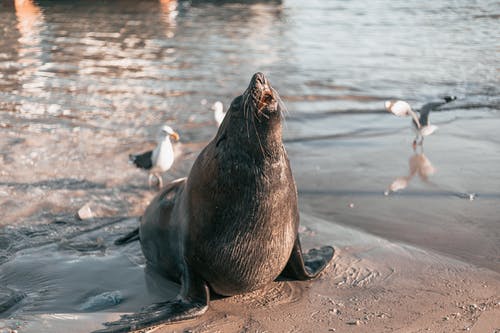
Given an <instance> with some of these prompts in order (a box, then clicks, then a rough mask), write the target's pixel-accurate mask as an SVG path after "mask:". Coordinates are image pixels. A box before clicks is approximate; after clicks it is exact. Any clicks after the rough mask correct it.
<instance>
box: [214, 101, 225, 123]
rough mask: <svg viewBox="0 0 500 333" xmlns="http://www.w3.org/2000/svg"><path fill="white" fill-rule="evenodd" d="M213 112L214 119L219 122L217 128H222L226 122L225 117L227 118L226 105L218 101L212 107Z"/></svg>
mask: <svg viewBox="0 0 500 333" xmlns="http://www.w3.org/2000/svg"><path fill="white" fill-rule="evenodd" d="M212 110H214V118H215V121H216V122H217V126H220V124H222V121H223V120H224V117H225V116H226V112H224V105H223V104H222V102H220V101H217V102H215V103H214V104H213V105H212Z"/></svg>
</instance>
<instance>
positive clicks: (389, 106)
mask: <svg viewBox="0 0 500 333" xmlns="http://www.w3.org/2000/svg"><path fill="white" fill-rule="evenodd" d="M443 99H444V101H439V102H431V103H427V104H424V105H423V106H422V108H421V109H420V110H419V116H417V113H416V112H415V111H413V110H412V108H411V106H410V104H408V103H407V102H405V101H386V102H385V108H386V110H387V111H389V112H391V113H392V114H394V115H396V116H398V117H406V116H411V117H412V123H413V126H414V128H415V130H416V132H417V137H416V138H415V140H414V141H413V144H414V145H416V144H417V143H418V144H422V141H423V140H424V136H428V135H431V134H432V133H434V132H435V131H436V130H437V129H438V127H437V126H436V125H432V124H431V123H430V121H429V113H430V112H431V111H432V110H435V109H437V108H438V107H440V106H441V105H443V104H446V103H449V102H451V101H454V100H456V99H457V97H456V96H445V97H444V98H443ZM419 139H420V140H419Z"/></svg>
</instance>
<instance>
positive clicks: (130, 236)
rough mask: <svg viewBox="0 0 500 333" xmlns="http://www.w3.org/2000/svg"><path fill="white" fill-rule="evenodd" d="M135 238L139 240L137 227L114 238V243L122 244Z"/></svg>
mask: <svg viewBox="0 0 500 333" xmlns="http://www.w3.org/2000/svg"><path fill="white" fill-rule="evenodd" d="M136 240H139V228H135V229H134V230H133V231H131V232H129V233H128V234H126V235H125V236H122V237H120V238H118V239H117V240H115V245H124V244H127V243H130V242H133V241H136Z"/></svg>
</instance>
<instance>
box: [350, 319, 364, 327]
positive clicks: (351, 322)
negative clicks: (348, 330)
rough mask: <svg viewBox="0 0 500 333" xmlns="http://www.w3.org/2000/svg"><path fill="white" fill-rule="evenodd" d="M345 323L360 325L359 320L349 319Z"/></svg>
mask: <svg viewBox="0 0 500 333" xmlns="http://www.w3.org/2000/svg"><path fill="white" fill-rule="evenodd" d="M347 325H356V326H359V325H361V322H360V321H359V320H351V321H348V322H347Z"/></svg>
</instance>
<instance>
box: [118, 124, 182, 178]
mask: <svg viewBox="0 0 500 333" xmlns="http://www.w3.org/2000/svg"><path fill="white" fill-rule="evenodd" d="M170 138H172V139H174V140H175V141H178V140H179V134H177V132H175V131H174V130H173V129H172V127H170V126H167V125H164V126H162V128H161V130H160V133H159V134H158V140H157V142H158V144H157V145H156V148H155V149H154V150H150V151H147V152H145V153H142V154H137V155H134V154H130V155H129V156H128V157H129V160H130V162H132V163H134V164H135V165H136V166H137V167H138V168H140V169H144V170H149V178H148V184H149V186H150V187H151V186H152V181H153V177H156V178H157V179H158V186H159V188H161V187H162V185H163V184H162V183H163V181H162V177H161V175H160V174H159V173H163V172H165V171H168V170H169V169H170V168H171V167H172V164H173V163H174V149H173V147H172V142H170Z"/></svg>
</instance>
